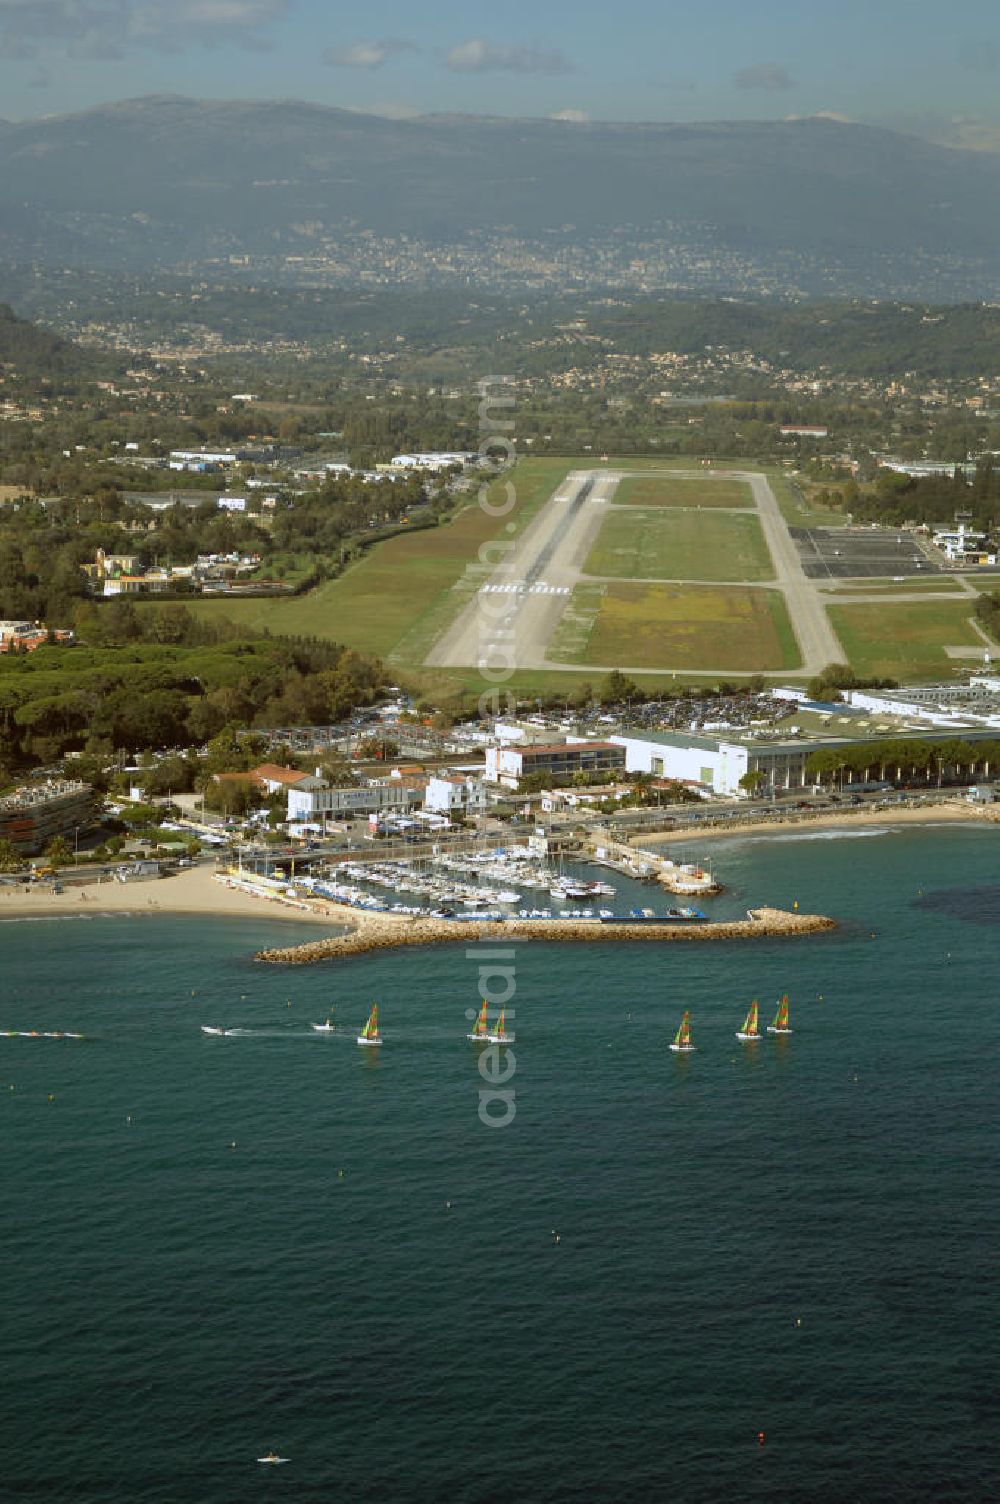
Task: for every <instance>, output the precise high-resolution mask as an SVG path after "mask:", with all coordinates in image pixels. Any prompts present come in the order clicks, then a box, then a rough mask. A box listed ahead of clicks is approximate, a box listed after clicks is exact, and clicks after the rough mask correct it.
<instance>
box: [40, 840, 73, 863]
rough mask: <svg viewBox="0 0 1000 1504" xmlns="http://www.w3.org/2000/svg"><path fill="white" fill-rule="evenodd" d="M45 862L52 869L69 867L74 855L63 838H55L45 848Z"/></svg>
mask: <svg viewBox="0 0 1000 1504" xmlns="http://www.w3.org/2000/svg"><path fill="white" fill-rule="evenodd" d="M45 860H46V861H47V862H48V864H49V866H50V867H68V866H69V865H70V863H71V862H72V860H73V853H72V852H71V851H70V849H69V846H68V845H67V844H66V842H65V840H64V839H63V837H62V836H53V837H52V840H51V841H50V842H49V844H48V845H47V846H46V848H45Z"/></svg>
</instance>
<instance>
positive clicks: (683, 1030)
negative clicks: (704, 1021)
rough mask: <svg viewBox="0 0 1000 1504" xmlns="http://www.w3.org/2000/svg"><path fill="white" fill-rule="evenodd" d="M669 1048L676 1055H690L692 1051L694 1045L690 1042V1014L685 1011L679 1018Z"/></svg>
mask: <svg viewBox="0 0 1000 1504" xmlns="http://www.w3.org/2000/svg"><path fill="white" fill-rule="evenodd" d="M670 1048H671V1049H672V1050H674V1051H675V1053H676V1054H678V1055H690V1054H693V1053H694V1050H695V1046H694V1045H693V1044H692V1043H691V1015H690V1013H685V1014H684V1017H683V1018H682V1019H681V1022H680V1027H679V1028H678V1030H677V1033H676V1034H675V1035H674V1038H673V1043H672V1044H671V1046H670Z"/></svg>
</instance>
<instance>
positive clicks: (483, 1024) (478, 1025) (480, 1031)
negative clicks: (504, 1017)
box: [472, 1003, 490, 1039]
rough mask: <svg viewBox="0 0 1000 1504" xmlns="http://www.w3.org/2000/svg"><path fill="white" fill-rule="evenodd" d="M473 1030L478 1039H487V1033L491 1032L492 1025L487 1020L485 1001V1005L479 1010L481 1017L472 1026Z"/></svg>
mask: <svg viewBox="0 0 1000 1504" xmlns="http://www.w3.org/2000/svg"><path fill="white" fill-rule="evenodd" d="M472 1032H473V1034H474V1035H475V1037H476V1038H477V1039H485V1038H486V1036H487V1034H488V1033H489V1032H490V1026H489V1024H488V1022H487V1020H486V1004H485V1003H483V1006H482V1007H481V1008H480V1010H479V1017H478V1018H477V1019H476V1021H475V1023H474V1024H473V1026H472Z"/></svg>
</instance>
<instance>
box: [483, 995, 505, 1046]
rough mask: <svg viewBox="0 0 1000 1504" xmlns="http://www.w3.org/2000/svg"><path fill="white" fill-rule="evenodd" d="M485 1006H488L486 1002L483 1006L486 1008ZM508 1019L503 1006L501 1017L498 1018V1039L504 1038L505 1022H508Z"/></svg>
mask: <svg viewBox="0 0 1000 1504" xmlns="http://www.w3.org/2000/svg"><path fill="white" fill-rule="evenodd" d="M485 1006H486V1004H485V1003H484V1004H483V1007H484V1008H485ZM506 1019H507V1014H506V1010H505V1009H503V1008H501V1009H500V1017H499V1018H498V1019H497V1027H496V1034H497V1038H498V1039H502V1038H503V1036H504V1032H505V1031H504V1024H505V1022H506Z"/></svg>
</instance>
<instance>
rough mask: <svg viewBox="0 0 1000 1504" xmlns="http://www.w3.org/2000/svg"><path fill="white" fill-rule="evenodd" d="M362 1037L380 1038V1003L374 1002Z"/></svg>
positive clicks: (362, 1031)
mask: <svg viewBox="0 0 1000 1504" xmlns="http://www.w3.org/2000/svg"><path fill="white" fill-rule="evenodd" d="M361 1038H362V1039H377V1038H378V1003H372V1011H371V1012H370V1013H369V1015H368V1022H367V1023H366V1024H365V1026H364V1028H363V1029H362V1030H361Z"/></svg>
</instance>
